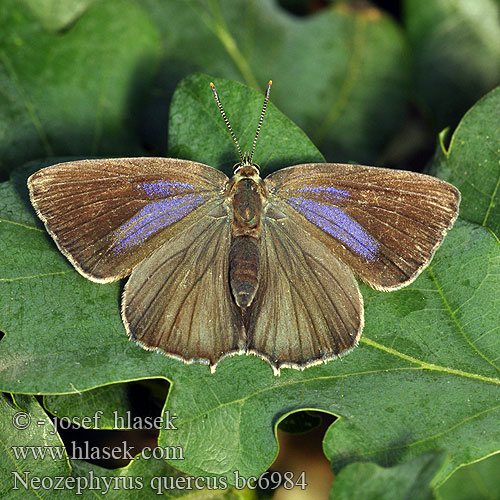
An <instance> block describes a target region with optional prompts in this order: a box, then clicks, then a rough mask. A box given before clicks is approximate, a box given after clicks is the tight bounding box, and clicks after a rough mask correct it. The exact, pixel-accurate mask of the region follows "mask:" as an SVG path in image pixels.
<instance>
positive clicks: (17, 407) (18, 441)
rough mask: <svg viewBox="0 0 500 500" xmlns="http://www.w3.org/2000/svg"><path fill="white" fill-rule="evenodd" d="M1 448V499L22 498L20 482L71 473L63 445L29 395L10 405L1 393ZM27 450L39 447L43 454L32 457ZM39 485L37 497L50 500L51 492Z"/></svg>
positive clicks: (22, 490)
mask: <svg viewBox="0 0 500 500" xmlns="http://www.w3.org/2000/svg"><path fill="white" fill-rule="evenodd" d="M0 445H1V449H2V453H1V454H0V478H2V480H1V481H0V497H1V498H9V499H16V498H19V499H25V498H27V496H26V488H24V487H23V486H22V484H21V482H26V480H31V479H32V478H35V480H36V478H37V477H38V478H43V477H54V476H66V475H68V474H69V472H70V466H69V461H68V458H67V455H66V451H65V450H64V446H63V443H62V441H61V440H60V438H59V436H58V435H57V433H56V432H55V428H54V426H53V424H52V422H51V421H50V419H49V418H48V417H47V415H46V414H45V412H44V411H43V410H42V408H41V407H40V405H39V404H38V402H37V401H36V399H35V398H34V397H32V396H21V395H19V396H15V398H14V402H13V401H12V399H11V398H10V397H9V396H8V395H7V394H0ZM29 447H42V449H41V453H43V452H44V451H43V447H45V448H46V455H45V456H44V457H42V455H41V454H39V455H37V456H36V457H35V456H34V454H32V453H30V449H29ZM49 449H50V450H49ZM33 451H34V453H37V452H38V450H37V449H35V450H33ZM50 452H52V455H51V453H50ZM58 452H60V455H58ZM23 454H24V455H25V456H23ZM38 485H39V488H40V490H41V491H37V493H38V495H37V496H36V498H46V499H47V500H48V499H50V498H52V497H51V495H50V492H46V491H44V489H43V488H41V487H40V482H39V483H38ZM33 497H35V495H33Z"/></svg>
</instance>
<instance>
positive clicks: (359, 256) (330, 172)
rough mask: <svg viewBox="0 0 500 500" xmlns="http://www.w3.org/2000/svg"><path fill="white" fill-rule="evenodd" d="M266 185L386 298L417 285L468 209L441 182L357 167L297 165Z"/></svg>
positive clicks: (279, 204) (282, 204) (293, 215)
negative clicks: (463, 210) (460, 210)
mask: <svg viewBox="0 0 500 500" xmlns="http://www.w3.org/2000/svg"><path fill="white" fill-rule="evenodd" d="M265 183H266V185H267V187H268V190H269V194H270V201H272V203H273V204H274V205H275V206H276V207H277V208H279V209H280V210H282V211H286V213H287V214H288V216H289V217H290V218H291V219H293V220H294V221H295V224H298V225H302V226H304V227H305V228H307V231H308V232H309V233H310V234H311V236H313V237H315V238H318V239H319V240H320V241H322V242H323V243H324V244H326V245H327V246H328V247H329V248H331V249H332V250H333V252H334V253H335V255H337V256H338V257H339V258H340V259H341V260H342V261H343V262H345V263H346V264H348V265H349V267H350V268H351V269H352V270H353V271H354V273H355V274H356V275H357V276H358V277H359V278H360V279H362V280H363V281H364V282H366V283H367V284H368V285H370V286H372V287H373V288H376V289H379V290H393V289H397V288H400V287H402V286H405V285H407V284H409V283H410V282H412V281H413V280H414V279H415V278H416V277H417V275H418V274H419V273H420V272H421V271H422V269H424V267H425V266H426V265H427V264H428V263H429V262H430V260H431V258H432V256H433V254H434V252H435V250H436V248H437V247H438V246H439V244H440V243H441V241H442V240H443V237H444V235H445V233H446V231H447V230H448V229H449V228H450V227H451V226H452V224H453V222H454V221H455V219H456V217H457V213H458V204H459V201H460V194H459V192H458V190H457V189H456V188H455V187H454V186H452V185H451V184H448V183H447V182H444V181H441V180H439V179H436V178H434V177H430V176H427V175H422V174H416V173H413V172H407V171H401V170H391V169H384V168H375V167H364V166H357V165H356V166H355V165H343V164H331V163H330V164H329V163H319V164H305V165H297V166H294V167H289V168H285V169H283V170H279V171H277V172H274V173H273V174H271V175H270V176H268V177H267V178H266V179H265ZM290 208H291V209H292V210H290Z"/></svg>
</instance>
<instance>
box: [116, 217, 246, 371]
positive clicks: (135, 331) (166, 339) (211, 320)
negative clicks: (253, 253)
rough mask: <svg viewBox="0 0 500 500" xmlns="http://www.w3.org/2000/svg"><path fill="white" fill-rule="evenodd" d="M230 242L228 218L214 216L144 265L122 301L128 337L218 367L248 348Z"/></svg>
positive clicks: (170, 242) (131, 278)
mask: <svg viewBox="0 0 500 500" xmlns="http://www.w3.org/2000/svg"><path fill="white" fill-rule="evenodd" d="M222 208H223V207H222ZM221 212H222V210H221ZM230 244H231V222H230V220H229V218H228V217H227V215H224V214H222V213H218V214H212V215H208V216H206V217H204V218H203V219H201V220H200V221H199V222H197V224H194V225H193V226H191V227H190V228H189V229H188V230H187V231H184V232H183V233H181V234H179V235H177V236H175V237H174V238H172V239H171V240H170V241H169V242H168V244H167V245H163V246H162V247H160V248H159V249H157V250H156V251H155V252H154V253H153V254H152V255H151V256H149V257H148V258H147V259H145V260H144V261H143V262H142V263H141V264H139V266H137V267H136V268H135V269H134V271H133V272H132V275H131V276H130V278H129V280H128V282H127V284H126V286H125V290H124V294H123V300H122V318H123V322H124V324H125V327H126V329H127V332H128V333H129V336H130V337H131V338H132V339H134V340H136V341H138V342H139V343H141V344H142V345H143V346H145V347H147V348H150V349H154V348H157V349H160V350H162V351H164V352H165V353H166V354H168V355H170V356H174V357H178V358H181V359H183V360H184V361H191V360H202V361H208V362H209V363H210V364H211V365H213V366H214V365H215V364H216V363H217V362H218V361H219V359H220V358H222V357H225V356H227V355H229V354H231V353H235V352H241V351H242V350H244V340H240V339H243V338H244V330H243V324H242V317H241V312H240V310H239V308H238V307H237V306H236V304H235V302H234V300H233V298H232V296H231V291H230V289H229V284H228V283H229V277H228V272H229V267H228V259H229V249H230Z"/></svg>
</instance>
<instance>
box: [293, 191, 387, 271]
mask: <svg viewBox="0 0 500 500" xmlns="http://www.w3.org/2000/svg"><path fill="white" fill-rule="evenodd" d="M297 192H303V193H304V194H306V195H309V196H310V197H307V198H305V197H301V196H294V197H291V198H288V199H287V202H288V203H289V204H290V205H291V206H292V207H293V208H295V210H297V211H298V212H300V213H301V214H302V215H304V217H305V218H306V219H307V220H308V221H310V222H312V223H313V224H314V225H316V226H318V227H319V228H320V229H322V230H323V231H325V232H326V233H328V234H331V235H332V236H333V237H334V238H336V239H337V240H339V241H340V242H342V243H343V244H344V245H346V246H347V247H348V248H349V249H350V250H352V251H353V252H355V253H357V254H358V255H360V256H361V257H364V258H365V259H366V260H367V261H373V260H375V259H376V258H377V252H378V249H379V247H380V244H379V243H378V242H377V241H376V240H375V239H374V238H372V237H371V236H370V235H369V234H368V233H367V232H366V231H365V230H364V229H363V227H361V226H360V225H359V224H358V223H357V222H356V221H355V220H354V219H352V218H351V217H349V216H348V215H347V214H346V213H345V212H344V211H343V210H342V209H340V208H338V207H335V206H334V205H333V203H335V202H338V201H341V200H345V199H346V198H349V197H350V194H349V192H348V191H344V190H340V189H335V188H334V187H331V186H314V187H313V186H305V187H303V188H300V189H297ZM311 198H316V199H311ZM325 202H326V203H325Z"/></svg>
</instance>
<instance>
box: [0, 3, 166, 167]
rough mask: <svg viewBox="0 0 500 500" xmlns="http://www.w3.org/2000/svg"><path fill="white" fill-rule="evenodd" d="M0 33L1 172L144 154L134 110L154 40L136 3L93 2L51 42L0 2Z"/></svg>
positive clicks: (20, 10) (154, 54) (24, 13)
mask: <svg viewBox="0 0 500 500" xmlns="http://www.w3.org/2000/svg"><path fill="white" fill-rule="evenodd" d="M0 31H1V32H2V37H1V39H0V40H1V41H0V88H1V89H2V90H1V91H0V151H1V152H2V155H1V161H0V173H1V172H2V171H3V172H4V173H5V171H6V170H7V169H9V170H11V169H12V168H13V167H14V166H16V165H19V164H21V163H22V162H24V161H26V160H30V159H37V158H40V157H48V156H55V155H85V156H87V157H88V156H95V155H98V154H101V155H117V154H125V153H127V154H129V155H131V154H133V153H139V152H140V151H141V148H140V145H139V143H138V140H137V137H136V135H135V133H134V132H135V130H134V128H135V126H136V124H135V123H134V121H135V120H136V116H135V115H136V114H137V109H136V108H137V105H138V103H139V102H140V101H141V100H142V99H144V91H145V86H146V85H148V84H149V82H150V80H151V77H152V74H153V71H154V66H155V61H156V60H157V58H158V49H159V44H158V42H159V39H158V34H157V30H156V27H155V25H154V24H153V23H152V22H151V20H150V19H149V18H148V17H147V15H146V14H145V13H144V11H143V10H142V9H141V8H139V7H138V6H136V5H135V3H134V2H129V1H126V0H116V1H112V2H98V3H97V4H96V5H95V6H93V7H92V8H89V9H88V11H87V12H86V13H85V14H84V15H83V16H82V18H81V19H80V20H79V21H78V22H77V23H76V24H75V25H74V26H73V27H72V28H71V29H70V30H69V31H67V32H65V33H60V34H57V35H55V34H51V33H47V32H46V31H45V30H44V29H43V28H42V27H41V26H40V25H39V24H38V23H37V22H36V21H35V20H34V18H33V15H32V14H31V11H30V10H29V9H28V8H27V7H26V6H25V5H24V4H23V3H20V2H18V1H17V0H4V2H3V3H2V11H1V13H0Z"/></svg>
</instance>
